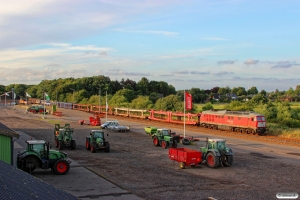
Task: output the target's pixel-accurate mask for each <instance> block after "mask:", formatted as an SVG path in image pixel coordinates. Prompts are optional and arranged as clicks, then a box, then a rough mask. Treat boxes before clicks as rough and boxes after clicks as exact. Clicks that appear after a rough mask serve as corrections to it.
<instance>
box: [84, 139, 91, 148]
mask: <svg viewBox="0 0 300 200" xmlns="http://www.w3.org/2000/svg"><path fill="white" fill-rule="evenodd" d="M85 149H86V150H90V149H91V145H90V141H89V140H86V141H85Z"/></svg>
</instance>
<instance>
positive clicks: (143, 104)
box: [130, 96, 153, 109]
mask: <svg viewBox="0 0 300 200" xmlns="http://www.w3.org/2000/svg"><path fill="white" fill-rule="evenodd" d="M130 107H131V108H136V109H151V108H152V107H153V103H152V101H151V100H150V99H149V97H148V96H138V97H137V98H136V99H133V100H132V102H131V104H130Z"/></svg>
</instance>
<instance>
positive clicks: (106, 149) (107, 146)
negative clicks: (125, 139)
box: [104, 142, 110, 153]
mask: <svg viewBox="0 0 300 200" xmlns="http://www.w3.org/2000/svg"><path fill="white" fill-rule="evenodd" d="M109 151H110V145H109V143H108V142H107V143H106V146H105V148H104V152H107V153H108V152H109Z"/></svg>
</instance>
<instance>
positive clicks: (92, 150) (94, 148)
mask: <svg viewBox="0 0 300 200" xmlns="http://www.w3.org/2000/svg"><path fill="white" fill-rule="evenodd" d="M91 152H92V153H95V152H96V147H95V144H94V143H92V144H91Z"/></svg>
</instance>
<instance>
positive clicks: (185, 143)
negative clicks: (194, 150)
mask: <svg viewBox="0 0 300 200" xmlns="http://www.w3.org/2000/svg"><path fill="white" fill-rule="evenodd" d="M182 144H184V145H190V144H191V140H189V139H187V138H182Z"/></svg>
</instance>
